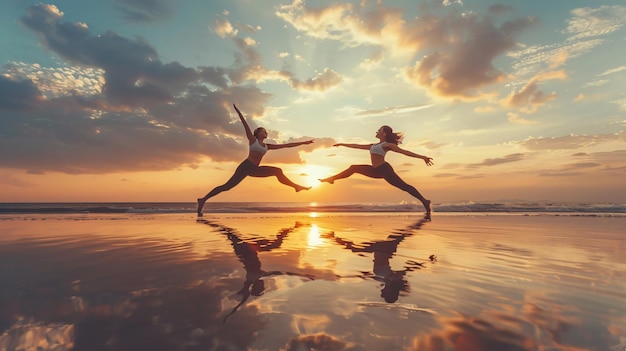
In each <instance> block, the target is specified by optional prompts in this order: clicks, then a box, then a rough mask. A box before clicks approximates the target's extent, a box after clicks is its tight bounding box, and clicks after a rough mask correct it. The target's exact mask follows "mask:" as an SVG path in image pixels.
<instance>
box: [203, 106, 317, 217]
mask: <svg viewBox="0 0 626 351" xmlns="http://www.w3.org/2000/svg"><path fill="white" fill-rule="evenodd" d="M233 107H235V110H236V111H237V114H238V115H239V119H241V122H242V123H243V127H244V128H245V130H246V136H247V137H248V141H249V145H250V151H249V153H248V158H246V159H245V160H244V161H243V162H241V164H240V165H239V167H237V169H236V170H235V173H234V174H233V175H232V177H230V179H229V180H228V181H227V182H226V183H224V184H222V185H220V186H217V187H215V188H214V189H213V190H211V191H210V192H209V193H208V194H206V195H205V196H204V197H201V198H199V199H198V217H202V207H204V203H205V202H206V201H207V200H208V199H210V198H212V197H213V196H215V195H217V194H219V193H221V192H223V191H227V190H230V189H232V188H233V187H235V185H237V184H239V183H240V182H241V181H242V180H243V179H244V178H245V177H247V176H251V177H272V176H274V177H276V178H278V181H279V182H281V183H282V184H285V185H288V186H290V187H292V188H294V189H295V190H296V192H298V191H301V190H309V189H310V188H311V187H305V186H302V185H298V184H296V183H294V182H292V181H291V180H289V178H287V176H285V174H284V173H283V170H282V169H280V168H278V167H270V166H259V164H260V163H261V159H262V158H263V156H264V155H265V153H266V152H267V150H277V149H283V148H287V147H294V146H299V145H305V144H311V143H312V142H313V140H307V141H301V142H297V143H287V144H278V145H277V144H266V143H265V142H264V140H265V139H266V138H267V131H266V130H265V128H261V127H259V128H257V129H255V130H254V132H252V131H250V127H249V126H248V123H247V122H246V119H245V118H244V117H243V115H242V114H241V111H239V109H238V108H237V106H235V104H233Z"/></svg>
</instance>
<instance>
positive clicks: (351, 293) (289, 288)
mask: <svg viewBox="0 0 626 351" xmlns="http://www.w3.org/2000/svg"><path fill="white" fill-rule="evenodd" d="M205 216H206V217H205V218H204V219H203V220H202V221H196V218H195V216H193V215H191V214H161V215H153V214H149V215H142V214H99V215H90V214H65V215H64V214H59V215H53V214H33V215H11V216H8V215H6V216H0V226H1V227H2V231H1V232H2V233H1V234H0V281H1V282H2V285H1V287H0V350H89V351H92V350H305V349H306V350H309V349H316V350H427V351H428V350H433V351H434V350H436V351H439V350H463V351H469V350H472V351H474V350H600V351H607V350H614V351H621V350H626V292H625V291H626V236H625V233H624V228H626V217H624V216H593V215H588V216H558V215H540V214H538V215H530V216H528V215H505V214H503V215H485V214H480V215H469V214H454V215H443V214H442V215H439V214H435V216H434V218H433V219H432V221H426V220H424V218H422V217H420V216H418V215H412V214H407V213H329V214H324V213H318V214H315V213H254V214H218V215H212V214H207V215H205Z"/></svg>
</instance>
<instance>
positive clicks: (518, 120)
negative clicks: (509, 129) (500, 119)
mask: <svg viewBox="0 0 626 351" xmlns="http://www.w3.org/2000/svg"><path fill="white" fill-rule="evenodd" d="M506 115H507V119H508V120H509V122H511V123H515V124H536V123H538V122H537V121H530V120H527V119H525V118H524V117H521V116H520V115H519V114H517V113H513V112H509V113H507V114H506Z"/></svg>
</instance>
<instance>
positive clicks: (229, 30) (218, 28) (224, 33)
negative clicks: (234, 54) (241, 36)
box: [211, 20, 238, 38]
mask: <svg viewBox="0 0 626 351" xmlns="http://www.w3.org/2000/svg"><path fill="white" fill-rule="evenodd" d="M211 29H212V30H213V31H214V32H215V34H217V35H219V36H220V37H222V38H226V37H232V36H235V35H237V32H238V31H237V30H236V29H235V28H234V27H233V25H232V24H231V23H230V21H228V20H216V21H215V22H213V27H212V28H211Z"/></svg>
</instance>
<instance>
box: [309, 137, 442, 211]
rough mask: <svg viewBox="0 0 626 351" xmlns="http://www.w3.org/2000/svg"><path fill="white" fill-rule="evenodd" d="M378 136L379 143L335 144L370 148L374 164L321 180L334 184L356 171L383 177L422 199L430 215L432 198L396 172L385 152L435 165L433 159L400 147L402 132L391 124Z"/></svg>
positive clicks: (371, 176) (369, 175) (355, 147)
mask: <svg viewBox="0 0 626 351" xmlns="http://www.w3.org/2000/svg"><path fill="white" fill-rule="evenodd" d="M376 137H377V138H378V140H379V143H377V144H335V145H334V146H345V147H350V148H353V149H363V150H370V156H371V159H372V165H352V166H350V167H348V168H347V169H346V170H344V171H342V172H340V173H338V174H335V175H334V176H332V177H328V178H324V179H320V182H327V183H330V184H333V183H334V182H335V180H337V179H343V178H348V177H349V176H351V175H353V174H354V173H359V174H362V175H364V176H367V177H370V178H383V179H385V180H386V181H387V183H389V184H391V185H393V186H395V187H396V188H399V189H402V190H404V191H406V192H407V193H409V194H411V195H413V197H415V198H417V199H418V200H420V201H421V202H422V204H423V205H424V208H425V209H426V215H430V200H427V199H426V198H424V196H422V194H420V192H419V191H417V189H415V187H413V186H412V185H409V184H407V183H406V182H405V181H404V180H402V179H401V178H400V177H399V176H398V175H397V174H396V172H394V170H393V168H392V167H391V165H390V164H389V163H387V162H385V154H386V153H387V151H390V150H391V151H395V152H398V153H401V154H403V155H406V156H410V157H416V158H421V159H422V160H424V162H426V165H427V166H432V165H433V159H432V158H430V157H428V156H422V155H418V154H416V153H413V152H411V151H408V150H404V149H402V148H400V147H399V146H398V143H400V139H401V138H402V134H401V133H394V132H393V130H392V129H391V127H389V126H382V127H380V128H379V129H378V131H377V132H376Z"/></svg>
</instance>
